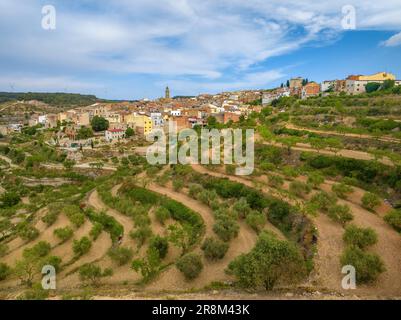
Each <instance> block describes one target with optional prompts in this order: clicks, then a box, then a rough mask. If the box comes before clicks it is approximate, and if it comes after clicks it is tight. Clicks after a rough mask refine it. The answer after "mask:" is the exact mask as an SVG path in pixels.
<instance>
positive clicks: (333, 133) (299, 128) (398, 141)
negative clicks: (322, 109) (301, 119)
mask: <svg viewBox="0 0 401 320" xmlns="http://www.w3.org/2000/svg"><path fill="white" fill-rule="evenodd" d="M285 127H286V128H288V129H294V130H302V131H309V132H313V133H320V134H328V135H334V136H342V137H350V138H361V139H371V140H379V141H383V142H394V143H401V140H399V139H396V138H392V137H385V136H384V137H378V138H376V137H372V136H370V135H368V134H357V133H340V132H337V131H325V130H317V129H311V128H304V127H298V126H296V125H294V124H292V123H286V125H285Z"/></svg>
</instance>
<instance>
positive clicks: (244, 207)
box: [232, 198, 252, 219]
mask: <svg viewBox="0 0 401 320" xmlns="http://www.w3.org/2000/svg"><path fill="white" fill-rule="evenodd" d="M232 208H233V210H234V212H236V214H237V215H238V217H239V218H241V219H243V218H245V217H246V216H247V215H248V213H250V212H251V210H252V209H251V207H250V206H249V204H248V202H247V201H246V199H245V198H241V199H239V200H238V201H236V202H235V203H234V205H233V207H232Z"/></svg>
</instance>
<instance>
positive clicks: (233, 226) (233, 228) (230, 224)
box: [213, 216, 239, 242]
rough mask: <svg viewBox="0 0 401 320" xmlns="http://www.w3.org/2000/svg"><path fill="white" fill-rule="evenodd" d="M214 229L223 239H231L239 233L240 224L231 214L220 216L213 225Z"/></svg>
mask: <svg viewBox="0 0 401 320" xmlns="http://www.w3.org/2000/svg"><path fill="white" fill-rule="evenodd" d="M213 231H214V232H215V233H216V234H217V236H218V237H219V238H220V239H221V240H223V241H226V242H228V241H230V240H231V239H234V238H235V237H237V235H238V231H239V225H238V222H237V221H235V220H234V219H233V218H231V217H230V216H220V217H219V218H218V219H217V220H216V222H215V224H214V225H213Z"/></svg>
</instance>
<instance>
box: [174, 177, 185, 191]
mask: <svg viewBox="0 0 401 320" xmlns="http://www.w3.org/2000/svg"><path fill="white" fill-rule="evenodd" d="M183 187H184V181H182V180H181V179H174V180H173V188H174V191H180V190H181V189H182V188H183Z"/></svg>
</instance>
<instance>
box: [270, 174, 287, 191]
mask: <svg viewBox="0 0 401 320" xmlns="http://www.w3.org/2000/svg"><path fill="white" fill-rule="evenodd" d="M283 184H284V178H282V177H281V176H278V175H271V176H269V186H271V187H273V188H281V187H282V186H283Z"/></svg>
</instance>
